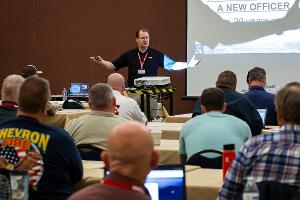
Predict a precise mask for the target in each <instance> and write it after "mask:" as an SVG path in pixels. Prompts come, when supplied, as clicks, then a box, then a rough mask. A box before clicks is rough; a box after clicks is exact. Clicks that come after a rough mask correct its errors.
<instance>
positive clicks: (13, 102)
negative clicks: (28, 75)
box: [0, 74, 25, 121]
mask: <svg viewBox="0 0 300 200" xmlns="http://www.w3.org/2000/svg"><path fill="white" fill-rule="evenodd" d="M24 80H25V79H24V78H23V77H22V76H20V75H14V74H13V75H9V76H7V77H6V78H5V79H4V81H3V84H2V90H1V100H2V102H1V104H2V105H0V121H3V120H6V119H10V118H13V117H15V116H16V114H17V109H18V96H19V90H20V87H21V85H22V84H23V82H24Z"/></svg>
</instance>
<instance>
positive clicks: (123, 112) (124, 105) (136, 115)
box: [113, 90, 147, 123]
mask: <svg viewBox="0 0 300 200" xmlns="http://www.w3.org/2000/svg"><path fill="white" fill-rule="evenodd" d="M113 93H114V96H115V98H116V100H117V105H119V108H118V111H119V117H121V118H123V119H124V120H136V121H140V122H142V123H146V122H147V118H146V116H145V114H144V113H143V112H142V111H141V109H140V107H139V105H138V103H137V102H136V101H135V100H133V99H131V98H130V97H126V96H123V95H122V94H121V93H120V92H119V91H116V90H113Z"/></svg>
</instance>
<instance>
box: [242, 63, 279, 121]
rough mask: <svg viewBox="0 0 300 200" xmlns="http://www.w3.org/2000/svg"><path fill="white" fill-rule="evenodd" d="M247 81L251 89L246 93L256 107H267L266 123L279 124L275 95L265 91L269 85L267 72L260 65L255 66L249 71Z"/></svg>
mask: <svg viewBox="0 0 300 200" xmlns="http://www.w3.org/2000/svg"><path fill="white" fill-rule="evenodd" d="M247 83H248V85H249V91H248V92H246V93H244V95H245V96H246V97H247V98H248V99H249V100H250V101H251V102H252V103H253V104H254V106H255V107H256V108H266V109H267V116H266V122H265V124H266V125H273V126H277V119H276V111H275V105H274V101H275V95H274V94H271V93H269V92H266V91H265V89H264V88H265V87H266V85H267V82H266V72H265V70H264V69H262V68H260V67H254V68H253V69H251V70H250V71H249V72H248V75H247Z"/></svg>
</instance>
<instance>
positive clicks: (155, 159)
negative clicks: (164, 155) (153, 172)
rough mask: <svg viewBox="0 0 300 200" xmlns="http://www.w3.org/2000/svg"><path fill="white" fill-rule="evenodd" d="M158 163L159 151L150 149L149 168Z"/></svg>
mask: <svg viewBox="0 0 300 200" xmlns="http://www.w3.org/2000/svg"><path fill="white" fill-rule="evenodd" d="M158 163H159V153H158V151H157V150H153V151H152V157H151V168H154V167H156V166H157V165H158Z"/></svg>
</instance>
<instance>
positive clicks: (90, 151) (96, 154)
mask: <svg viewBox="0 0 300 200" xmlns="http://www.w3.org/2000/svg"><path fill="white" fill-rule="evenodd" d="M77 148H78V150H79V153H80V156H81V159H82V160H97V161H100V160H101V156H100V155H101V152H102V151H103V149H100V148H98V147H94V146H92V145H90V144H79V145H77Z"/></svg>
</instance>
